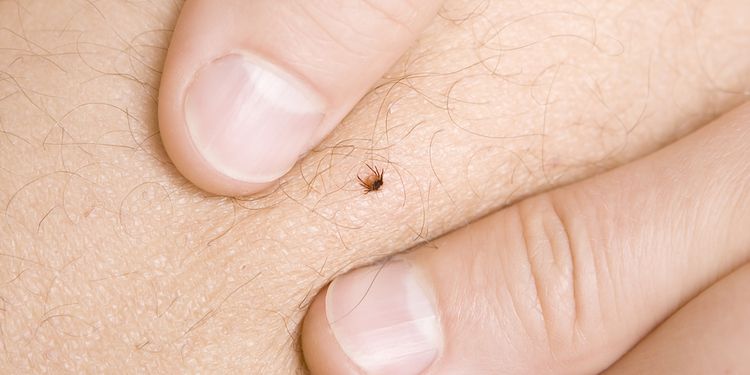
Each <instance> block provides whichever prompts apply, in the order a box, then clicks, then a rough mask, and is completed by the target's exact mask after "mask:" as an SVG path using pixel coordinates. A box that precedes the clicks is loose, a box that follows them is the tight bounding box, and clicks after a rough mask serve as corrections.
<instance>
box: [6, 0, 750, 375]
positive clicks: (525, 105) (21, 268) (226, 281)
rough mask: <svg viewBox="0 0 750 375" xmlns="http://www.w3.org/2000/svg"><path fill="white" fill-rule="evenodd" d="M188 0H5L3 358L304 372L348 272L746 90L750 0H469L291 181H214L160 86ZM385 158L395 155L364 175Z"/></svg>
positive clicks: (617, 159)
mask: <svg viewBox="0 0 750 375" xmlns="http://www.w3.org/2000/svg"><path fill="white" fill-rule="evenodd" d="M181 5H182V2H180V1H166V0H163V1H149V2H125V1H121V0H103V1H98V2H91V1H84V0H60V1H57V2H54V4H52V5H51V4H50V2H49V1H45V0H36V1H33V0H32V1H22V0H15V1H0V21H1V22H0V25H2V26H0V208H1V211H0V357H2V361H0V362H2V364H0V369H1V370H2V372H18V371H43V370H47V371H55V372H57V371H70V372H102V371H108V372H112V371H116V370H117V369H123V368H129V369H135V370H134V371H141V370H143V371H153V372H179V371H181V370H184V369H190V370H192V371H203V372H249V373H279V374H286V373H294V372H295V371H300V369H301V362H300V356H299V354H298V352H297V343H296V340H297V335H298V325H299V322H300V320H301V318H302V316H303V314H304V312H305V310H306V307H307V304H308V303H309V301H310V299H311V298H312V297H313V296H314V295H315V293H316V292H317V290H318V289H319V288H320V287H321V286H323V285H325V284H326V283H327V282H328V281H329V280H330V279H331V278H332V277H333V276H335V275H338V274H340V273H342V272H344V271H346V270H347V269H350V268H352V267H356V266H359V265H362V264H367V263H369V262H373V261H376V260H378V259H381V258H383V257H385V256H388V255H390V254H393V253H394V252H397V251H402V250H406V249H408V248H410V247H412V246H414V245H417V244H420V243H423V242H425V241H428V240H430V239H433V238H435V237H436V236H439V235H440V234H443V233H445V232H447V231H448V230H450V229H453V228H457V227H459V226H462V225H465V224H467V223H468V222H470V221H471V220H473V219H476V218H478V217H480V216H482V215H484V214H487V213H489V212H491V211H493V210H496V209H498V208H499V207H502V206H504V205H507V204H508V203H509V202H513V201H516V200H518V199H520V198H521V197H524V196H527V195H529V194H532V193H534V192H538V191H542V190H546V189H549V188H551V187H553V186H558V185H561V184H564V183H567V182H570V181H574V180H577V179H580V178H583V177H585V176H589V175H592V174H595V173H597V172H601V171H603V170H606V169H609V168H612V167H614V166H617V165H620V164H623V163H624V162H626V161H629V160H632V159H634V158H636V157H638V156H641V155H644V154H646V153H648V152H650V151H653V150H655V149H658V148H659V147H660V146H663V145H665V144H667V143H669V142H671V141H672V140H674V139H676V138H678V137H679V136H681V135H684V134H686V133H687V132H689V131H691V130H692V129H694V128H695V127H697V126H699V125H702V124H704V123H705V122H707V121H708V120H710V119H712V118H714V117H716V116H718V115H719V114H721V113H723V112H725V111H726V110H728V109H730V108H731V107H733V106H735V105H737V104H738V103H740V102H741V101H742V100H743V99H745V98H746V97H747V93H746V92H744V91H743V89H744V88H745V87H748V84H750V61H748V60H747V59H746V58H744V59H743V57H744V55H743V54H744V51H743V49H742V48H741V46H742V45H746V44H747V41H748V40H749V39H750V27H749V26H748V25H746V24H743V18H742V15H743V14H747V13H748V12H750V8H749V5H748V4H747V2H745V1H741V0H722V1H714V2H707V3H706V2H690V1H683V2H629V1H614V2H612V1H610V2H603V1H590V0H587V1H583V2H581V1H578V2H576V1H538V2H528V1H524V2H520V1H498V2H489V1H472V2H462V1H451V2H448V3H447V4H446V5H445V7H444V10H443V11H441V13H440V17H438V18H437V19H436V21H435V23H434V24H433V25H432V26H431V27H430V28H429V29H428V30H427V31H426V33H425V34H424V36H423V37H422V38H421V39H420V42H419V43H418V44H417V45H415V46H414V47H413V48H412V49H411V50H410V52H408V53H407V54H406V55H405V56H404V57H403V58H402V59H401V60H400V62H399V63H397V64H396V65H395V66H394V67H393V69H392V70H391V72H390V73H389V74H388V75H387V76H386V77H385V78H384V79H383V80H382V81H381V83H380V84H379V85H378V86H377V87H376V88H375V89H374V90H373V91H372V92H371V93H370V94H369V95H367V96H366V97H365V98H364V99H363V100H362V102H361V103H360V104H359V105H358V106H357V108H356V109H355V110H354V111H353V113H352V114H351V115H350V116H349V117H348V118H347V119H346V120H345V121H344V123H343V124H342V126H340V127H339V128H338V129H337V130H336V131H335V132H334V133H333V134H332V135H331V136H330V137H329V138H328V139H326V140H325V141H324V142H323V144H322V145H321V146H319V147H318V148H316V149H315V150H314V151H313V152H311V153H310V154H309V155H308V156H307V157H306V158H305V159H303V160H302V161H301V162H300V163H299V164H298V165H297V166H296V167H295V169H294V170H292V172H291V173H290V174H288V175H287V176H286V177H284V178H283V179H282V181H281V182H280V184H279V186H278V187H276V188H274V189H271V190H270V191H268V192H266V193H264V194H261V195H260V196H257V197H245V198H236V199H233V198H226V197H216V196H210V195H207V194H205V193H202V192H201V191H199V190H198V189H196V188H195V187H193V186H192V185H191V184H190V183H189V182H187V181H186V180H185V179H183V178H182V177H181V176H180V175H179V174H178V173H177V172H176V171H175V169H174V168H173V167H172V165H171V163H170V161H169V159H168V158H167V157H166V155H165V153H164V151H163V149H162V146H161V143H160V140H159V136H158V132H157V122H156V97H157V89H156V88H157V87H158V83H159V77H160V69H161V65H162V63H163V59H164V55H165V53H166V48H167V47H168V43H169V38H170V30H171V29H172V27H173V24H174V22H175V19H176V17H177V14H178V12H179V8H180V6H181ZM366 163H369V164H370V165H372V166H377V167H379V168H381V169H383V168H385V169H387V171H388V172H387V175H386V178H385V180H384V184H383V186H382V187H381V188H380V190H379V191H377V192H372V193H370V194H367V195H364V194H363V192H362V189H361V187H360V186H359V185H358V181H357V178H356V177H357V175H362V176H367V175H368V169H367V167H366Z"/></svg>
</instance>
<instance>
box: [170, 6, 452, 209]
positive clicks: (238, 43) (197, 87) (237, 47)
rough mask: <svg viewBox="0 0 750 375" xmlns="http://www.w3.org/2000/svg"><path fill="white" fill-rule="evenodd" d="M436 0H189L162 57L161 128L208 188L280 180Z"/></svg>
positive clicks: (224, 190) (187, 171)
mask: <svg viewBox="0 0 750 375" xmlns="http://www.w3.org/2000/svg"><path fill="white" fill-rule="evenodd" d="M440 3H441V1H439V0H385V1H380V0H379V1H372V0H350V1H342V0H324V1H293V0H253V1H239V0H222V1H216V0H188V1H186V2H185V5H184V7H183V9H182V12H181V14H180V17H179V20H178V22H177V25H176V27H175V30H174V35H173V37H172V42H171V45H170V47H169V52H168V55H167V59H166V62H165V66H164V73H163V77H162V82H161V88H160V94H159V127H160V131H161V135H162V139H163V142H164V145H165V148H166V150H167V152H168V153H169V155H170V157H171V159H172V161H173V162H174V164H175V166H176V167H177V168H178V169H179V170H180V172H181V173H182V174H183V175H184V176H185V177H187V178H188V179H189V180H191V181H192V182H193V183H195V184H196V185H197V186H199V187H200V188H202V189H204V190H207V191H209V192H212V193H218V194H226V195H243V194H250V193H255V192H258V191H260V190H262V189H264V188H267V187H269V186H270V185H272V184H273V183H274V182H275V181H276V180H277V179H279V178H280V177H281V176H283V175H284V174H285V173H286V172H288V171H289V170H290V169H291V168H292V167H293V166H294V164H295V163H296V161H297V160H298V159H299V158H300V157H301V156H302V155H304V154H305V153H307V152H308V151H309V150H310V149H311V148H312V147H314V146H315V145H316V144H317V143H319V142H320V141H321V140H322V139H323V138H324V137H325V136H326V135H327V134H328V133H329V132H330V131H331V130H333V128H334V127H335V126H336V125H337V124H338V123H339V122H340V121H341V119H342V118H343V117H344V116H345V115H346V114H347V113H348V112H349V111H350V110H351V108H352V107H353V106H354V105H355V104H356V103H357V101H359V99H360V98H361V97H362V96H363V95H364V94H365V93H366V92H367V90H368V89H369V88H370V87H371V86H372V85H373V84H374V82H375V81H376V80H377V79H378V78H380V77H381V76H382V75H383V74H384V73H385V72H386V71H387V69H388V68H389V67H390V66H391V65H392V64H393V63H394V62H395V61H396V60H397V59H398V58H399V56H400V55H401V54H403V53H404V52H405V50H406V49H407V48H408V47H409V45H410V44H411V43H412V42H413V41H414V40H415V39H416V37H417V36H418V34H419V33H420V31H421V30H422V29H423V28H424V27H426V26H427V25H428V24H429V23H430V21H431V20H432V18H433V17H434V15H435V14H436V13H437V11H438V9H439V7H440Z"/></svg>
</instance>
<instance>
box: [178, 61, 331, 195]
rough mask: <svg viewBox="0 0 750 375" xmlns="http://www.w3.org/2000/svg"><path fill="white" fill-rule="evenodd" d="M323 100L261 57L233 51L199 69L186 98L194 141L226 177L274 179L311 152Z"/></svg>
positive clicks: (188, 118) (319, 121)
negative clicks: (312, 138) (311, 141)
mask: <svg viewBox="0 0 750 375" xmlns="http://www.w3.org/2000/svg"><path fill="white" fill-rule="evenodd" d="M324 109H325V107H324V104H323V101H322V100H321V99H320V98H319V97H318V96H317V95H316V94H315V93H313V91H312V90H311V89H309V88H307V87H306V86H305V85H304V84H302V82H300V81H299V80H298V79H296V78H294V77H293V76H291V75H290V74H287V73H284V72H283V71H282V70H281V69H279V68H278V67H276V66H273V65H271V64H269V63H267V62H265V61H262V60H261V59H258V58H255V57H252V56H249V55H240V54H232V55H227V56H224V57H222V58H219V59H217V60H214V61H213V62H211V63H209V64H208V65H206V66H205V67H203V68H202V69H201V70H199V71H198V73H197V74H196V76H195V77H194V79H193V82H192V83H191V84H190V87H189V88H188V90H187V93H186V96H185V108H184V110H185V120H186V122H187V126H188V129H189V133H190V136H191V138H192V141H193V144H194V145H195V147H196V148H197V150H198V151H199V152H200V153H201V155H202V156H203V158H204V159H205V160H206V161H207V162H208V163H209V164H210V165H211V166H213V167H214V168H215V169H216V170H217V171H219V172H221V173H223V174H224V175H226V176H228V177H231V178H234V179H237V180H240V181H245V182H256V183H262V182H270V181H274V180H276V179H278V178H279V177H281V176H283V175H284V174H285V173H286V172H288V171H289V170H290V169H291V168H292V167H293V166H294V164H295V163H296V161H297V159H299V157H300V156H301V155H303V154H304V153H306V152H307V151H308V148H309V147H310V139H311V137H312V136H313V134H314V133H315V131H316V130H317V128H318V126H320V123H321V121H322V119H323V111H324Z"/></svg>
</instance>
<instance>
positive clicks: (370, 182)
mask: <svg viewBox="0 0 750 375" xmlns="http://www.w3.org/2000/svg"><path fill="white" fill-rule="evenodd" d="M365 165H366V166H367V168H368V169H369V170H370V172H372V174H370V175H369V176H367V177H365V178H364V179H362V177H359V175H357V180H359V185H360V186H362V187H363V188H364V189H365V194H367V193H369V192H371V191H378V190H380V188H381V187H382V186H383V174H384V173H385V170H384V169H378V167H377V166H376V167H374V168H373V167H372V166H370V164H365Z"/></svg>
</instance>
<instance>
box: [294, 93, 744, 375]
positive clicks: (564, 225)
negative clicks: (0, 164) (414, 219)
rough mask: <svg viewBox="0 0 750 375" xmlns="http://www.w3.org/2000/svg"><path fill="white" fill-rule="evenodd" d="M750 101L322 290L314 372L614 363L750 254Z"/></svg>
mask: <svg viewBox="0 0 750 375" xmlns="http://www.w3.org/2000/svg"><path fill="white" fill-rule="evenodd" d="M748 123H750V104H748V105H745V106H744V107H741V108H739V109H737V110H735V111H734V112H732V113H730V114H728V115H726V116H724V117H723V118H721V119H718V120H716V121H715V122H714V123H713V124H711V125H708V126H706V127H704V128H703V129H700V130H699V131H697V132H695V133H693V134H692V135H690V136H688V137H686V138H685V139H683V140H681V141H679V142H677V143H675V144H673V145H671V146H669V147H667V148H665V149H663V150H661V151H659V152H657V153H655V154H653V155H651V156H649V157H647V158H644V159H642V160H639V161H636V162H634V163H632V164H629V165H626V166H624V167H621V168H618V169H616V170H613V171H611V172H609V173H606V174H603V175H601V176H598V177H595V178H592V179H589V180H585V181H582V182H579V183H577V184H574V185H571V186H568V187H564V188H561V189H557V190H553V191H551V192H549V193H545V194H542V195H539V196H536V197H532V198H530V199H528V200H525V201H522V202H520V203H519V204H516V205H514V206H511V207H509V208H507V209H504V210H502V211H499V212H497V213H495V214H492V215H490V216H488V217H486V218H484V219H482V220H479V221H478V222H476V223H474V224H471V225H469V226H467V227H464V228H462V229H460V230H457V231H455V232H453V233H450V234H448V235H446V236H445V237H443V238H440V239H438V240H437V241H435V243H434V246H431V247H424V248H421V249H416V250H415V251H413V252H410V253H408V254H405V255H403V256H399V257H397V258H396V260H393V261H389V262H386V263H385V264H382V265H376V266H371V267H367V268H363V269H358V270H355V271H353V272H351V273H348V274H346V275H343V276H340V277H339V278H337V279H335V280H334V281H333V282H332V283H331V285H330V286H329V287H328V288H327V289H325V290H324V291H323V292H321V293H320V295H318V297H316V299H315V300H314V301H313V303H312V305H311V307H310V309H309V311H308V314H307V317H306V318H305V321H304V326H303V332H302V345H303V352H304V356H305V360H306V362H307V364H308V365H309V367H310V369H311V372H312V374H351V373H358V374H397V375H407V374H501V373H502V374H517V373H520V374H543V373H552V374H554V373H567V374H570V373H574V374H588V373H597V372H599V371H602V370H604V369H605V368H606V367H607V366H608V365H610V364H611V363H613V362H614V361H615V360H616V359H617V358H619V357H620V356H621V355H623V354H624V353H625V352H626V351H627V350H628V349H629V348H630V347H632V346H633V345H634V344H636V343H637V342H638V340H640V338H641V337H643V336H644V335H645V334H647V333H648V332H649V331H650V330H651V329H652V328H653V327H654V326H655V325H656V324H658V323H659V322H660V321H662V320H663V319H665V318H666V317H668V315H669V314H670V313H671V312H672V311H674V310H676V309H677V308H679V307H680V306H681V305H682V304H683V303H685V302H686V301H687V300H688V299H689V298H691V297H692V296H694V295H696V294H697V293H698V292H699V291H700V290H701V289H703V288H705V287H706V286H708V285H709V284H710V283H711V282H713V281H714V280H716V279H717V278H719V277H721V276H722V275H723V274H726V273H728V272H730V271H731V270H732V269H733V268H735V267H737V266H739V265H740V264H742V263H743V262H745V261H747V259H748V257H749V256H750V231H748V230H747V228H748V227H747V225H748V224H747V223H749V222H750V164H748V162H747V160H750V148H748V147H747V144H748V143H750V126H748Z"/></svg>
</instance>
